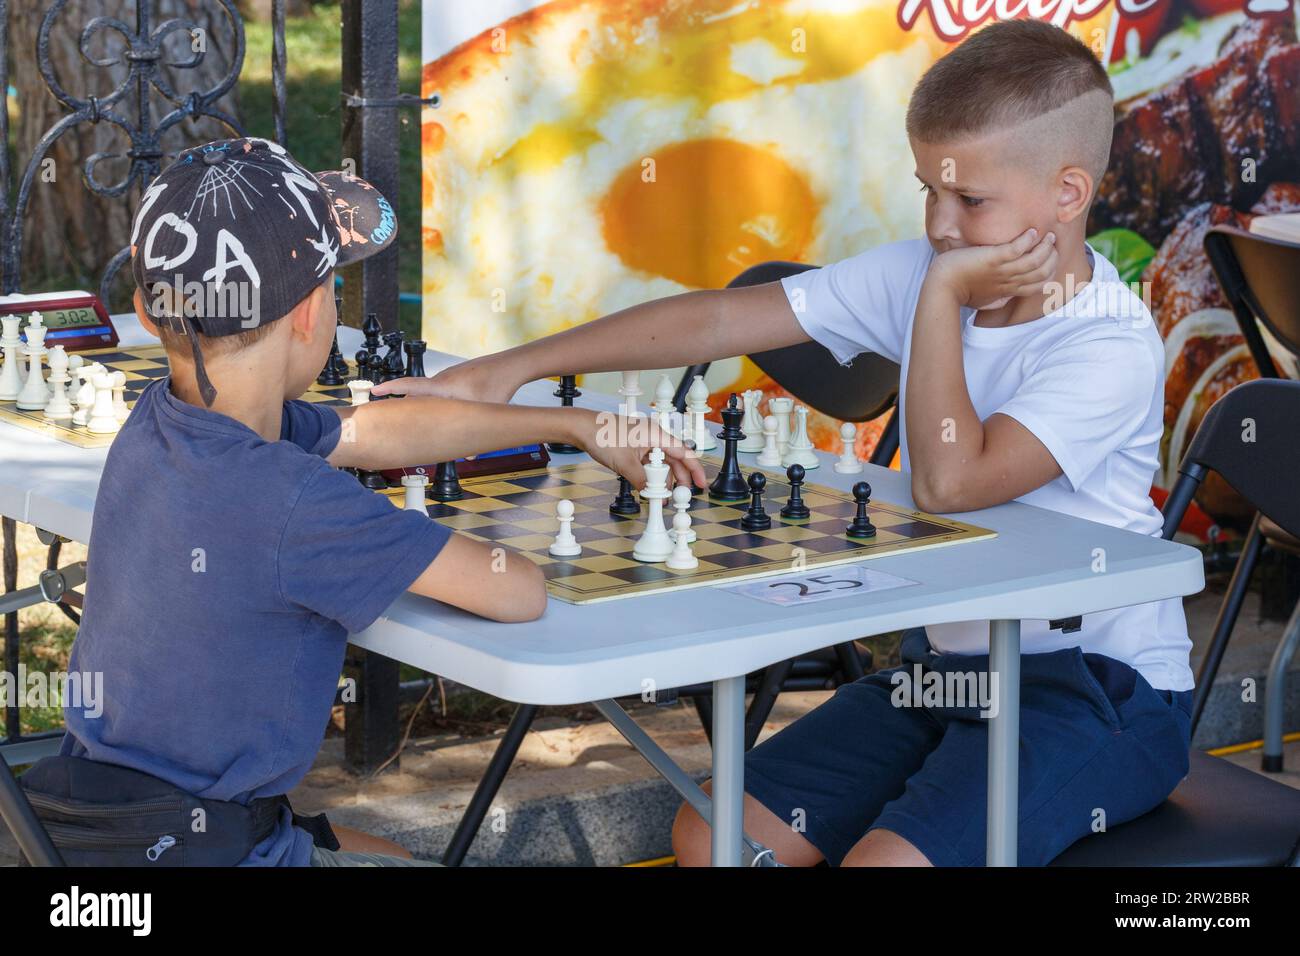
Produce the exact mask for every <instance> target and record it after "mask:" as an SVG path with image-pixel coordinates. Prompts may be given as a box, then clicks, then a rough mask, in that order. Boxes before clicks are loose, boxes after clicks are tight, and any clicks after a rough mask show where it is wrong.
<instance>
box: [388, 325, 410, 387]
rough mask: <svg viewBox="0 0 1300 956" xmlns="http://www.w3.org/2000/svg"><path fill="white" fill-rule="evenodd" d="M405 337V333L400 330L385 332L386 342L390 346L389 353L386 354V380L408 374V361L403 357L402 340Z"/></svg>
mask: <svg viewBox="0 0 1300 956" xmlns="http://www.w3.org/2000/svg"><path fill="white" fill-rule="evenodd" d="M405 337H406V336H405V333H403V332H400V331H399V332H387V333H385V334H384V344H385V345H387V346H388V354H386V355H385V356H384V381H385V382H388V381H392V380H393V379H395V378H401V377H402V376H403V375H405V374H406V363H405V362H404V361H403V359H402V340H403V339H404V338H405Z"/></svg>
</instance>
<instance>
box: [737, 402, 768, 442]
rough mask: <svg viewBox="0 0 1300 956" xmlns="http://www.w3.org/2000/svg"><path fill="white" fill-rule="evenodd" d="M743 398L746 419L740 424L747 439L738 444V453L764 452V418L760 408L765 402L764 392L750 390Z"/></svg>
mask: <svg viewBox="0 0 1300 956" xmlns="http://www.w3.org/2000/svg"><path fill="white" fill-rule="evenodd" d="M741 398H743V399H744V402H745V419H744V421H742V422H741V423H740V430H741V431H742V432H744V433H745V437H744V438H742V439H741V440H740V441H739V442H738V443H737V444H736V451H762V450H763V416H762V414H761V413H760V412H759V410H758V406H759V403H760V402H762V401H763V390H762V389H761V388H754V389H750V390H749V391H747V392H745V393H744V394H743V395H742V396H741Z"/></svg>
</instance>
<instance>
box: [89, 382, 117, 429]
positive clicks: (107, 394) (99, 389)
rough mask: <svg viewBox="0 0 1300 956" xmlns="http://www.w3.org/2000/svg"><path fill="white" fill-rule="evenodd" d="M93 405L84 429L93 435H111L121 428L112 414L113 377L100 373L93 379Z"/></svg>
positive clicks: (115, 416)
mask: <svg viewBox="0 0 1300 956" xmlns="http://www.w3.org/2000/svg"><path fill="white" fill-rule="evenodd" d="M94 385H95V404H94V405H93V406H92V407H91V409H90V421H88V422H87V423H86V428H87V429H89V430H90V432H91V433H92V434H95V435H111V434H112V433H113V432H115V431H117V430H118V429H119V428H121V427H122V426H121V425H120V424H119V423H118V420H117V415H115V414H114V412H113V376H111V375H108V374H106V373H105V372H100V373H98V374H96V375H95V377H94Z"/></svg>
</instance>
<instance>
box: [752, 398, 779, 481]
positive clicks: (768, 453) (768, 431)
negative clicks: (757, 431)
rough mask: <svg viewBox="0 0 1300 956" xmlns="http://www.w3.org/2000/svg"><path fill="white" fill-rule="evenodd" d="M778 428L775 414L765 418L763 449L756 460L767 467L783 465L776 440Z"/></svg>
mask: <svg viewBox="0 0 1300 956" xmlns="http://www.w3.org/2000/svg"><path fill="white" fill-rule="evenodd" d="M769 407H770V404H769ZM777 428H778V424H777V420H776V416H775V415H768V416H767V418H765V419H763V450H762V451H760V452H759V453H758V457H757V458H755V459H754V461H755V463H756V464H759V465H762V466H763V467H765V468H779V467H781V448H780V446H779V445H778V444H777V441H776V433H777Z"/></svg>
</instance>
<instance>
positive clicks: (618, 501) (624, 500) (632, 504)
mask: <svg viewBox="0 0 1300 956" xmlns="http://www.w3.org/2000/svg"><path fill="white" fill-rule="evenodd" d="M609 513H610V514H612V515H635V514H640V513H641V505H640V503H639V502H638V501H637V500H636V495H635V494H634V493H633V491H632V482H630V481H628V480H627V479H626V478H624V477H623V476H622V475H619V476H618V494H617V495H616V496H615V497H614V500H613V501H612V502H611V503H610V506H609Z"/></svg>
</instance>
